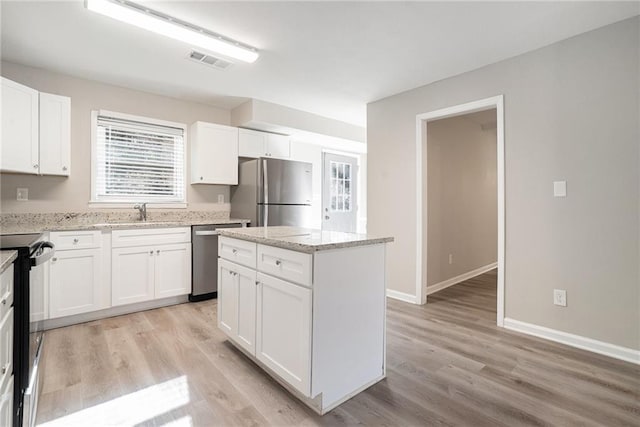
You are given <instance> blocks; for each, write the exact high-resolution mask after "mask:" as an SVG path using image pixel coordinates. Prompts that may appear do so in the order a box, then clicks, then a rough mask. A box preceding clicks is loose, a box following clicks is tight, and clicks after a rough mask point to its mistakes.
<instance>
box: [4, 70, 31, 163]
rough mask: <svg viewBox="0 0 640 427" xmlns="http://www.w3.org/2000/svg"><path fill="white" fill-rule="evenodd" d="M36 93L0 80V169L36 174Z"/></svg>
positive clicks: (17, 84) (11, 82)
mask: <svg viewBox="0 0 640 427" xmlns="http://www.w3.org/2000/svg"><path fill="white" fill-rule="evenodd" d="M38 129H39V126H38V91H37V90H35V89H31V88H30V87H27V86H24V85H21V84H19V83H16V82H13V81H11V80H9V79H5V78H4V77H2V144H1V145H2V157H0V162H1V163H0V170H2V171H3V172H20V173H30V174H37V173H38V171H39V165H38V155H39V154H38V151H39V148H38V146H39V142H38Z"/></svg>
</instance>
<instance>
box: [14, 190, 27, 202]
mask: <svg viewBox="0 0 640 427" xmlns="http://www.w3.org/2000/svg"><path fill="white" fill-rule="evenodd" d="M16 200H18V201H19V202H26V201H27V200H29V189H28V188H18V190H17V191H16Z"/></svg>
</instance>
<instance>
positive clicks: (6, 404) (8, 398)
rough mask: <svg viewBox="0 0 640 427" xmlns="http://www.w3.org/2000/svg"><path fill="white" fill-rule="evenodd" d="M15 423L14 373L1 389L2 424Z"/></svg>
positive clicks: (0, 422) (0, 415)
mask: <svg viewBox="0 0 640 427" xmlns="http://www.w3.org/2000/svg"><path fill="white" fill-rule="evenodd" d="M10 425H13V375H11V376H10V377H9V378H8V381H7V384H6V385H5V386H4V388H3V389H2V390H0V426H10Z"/></svg>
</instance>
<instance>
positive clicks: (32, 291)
mask: <svg viewBox="0 0 640 427" xmlns="http://www.w3.org/2000/svg"><path fill="white" fill-rule="evenodd" d="M40 236H41V235H40V234H13V235H6V236H0V249H2V250H8V249H11V250H16V251H18V257H17V259H16V260H15V262H14V302H13V308H14V311H13V315H14V330H13V337H14V338H13V339H14V345H13V361H14V372H13V374H14V377H13V380H14V395H13V396H14V398H13V425H14V426H20V427H21V426H27V427H31V426H32V425H33V424H34V423H35V414H36V408H37V400H38V389H39V387H38V384H39V374H40V372H38V362H39V359H40V355H41V354H42V342H43V337H44V333H43V322H44V319H43V318H42V317H41V316H38V315H37V314H36V315H34V313H33V310H34V307H44V303H45V301H44V274H43V266H44V264H45V263H46V262H47V261H48V260H49V259H51V258H52V257H53V254H54V246H53V244H52V243H50V242H47V241H43V240H41V239H40Z"/></svg>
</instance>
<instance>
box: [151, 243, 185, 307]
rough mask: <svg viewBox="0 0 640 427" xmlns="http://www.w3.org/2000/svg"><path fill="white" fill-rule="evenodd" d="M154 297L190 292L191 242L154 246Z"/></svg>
mask: <svg viewBox="0 0 640 427" xmlns="http://www.w3.org/2000/svg"><path fill="white" fill-rule="evenodd" d="M154 257H155V292H154V295H155V298H156V299H158V298H167V297H172V296H176V295H186V294H188V293H191V244H189V243H178V244H175V245H159V246H156V248H155V255H154Z"/></svg>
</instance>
